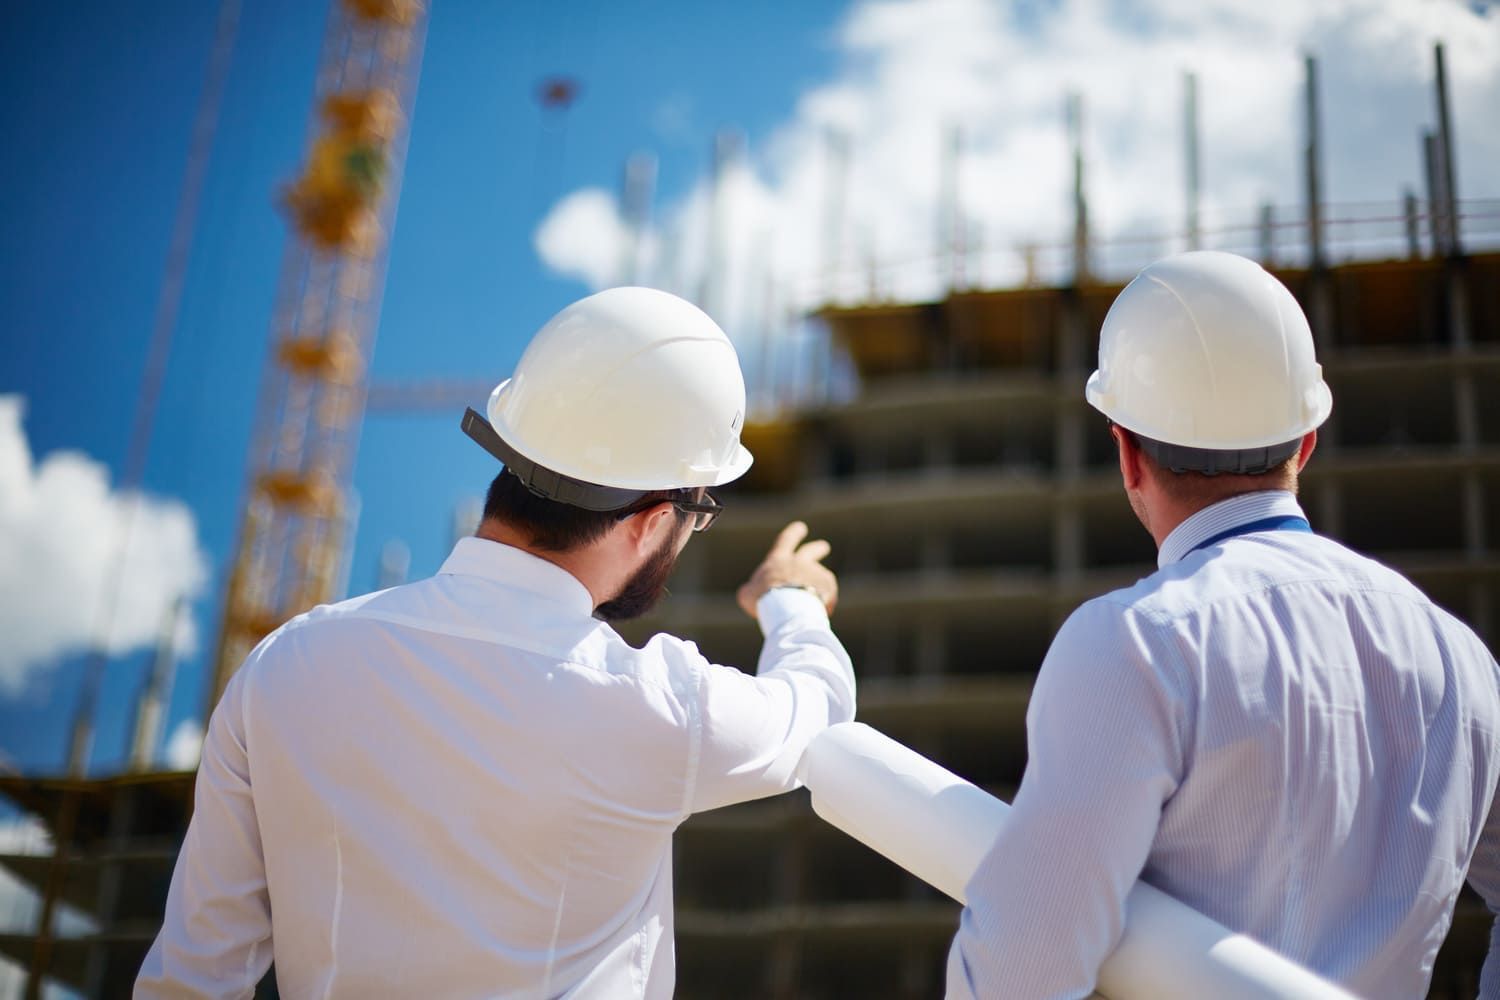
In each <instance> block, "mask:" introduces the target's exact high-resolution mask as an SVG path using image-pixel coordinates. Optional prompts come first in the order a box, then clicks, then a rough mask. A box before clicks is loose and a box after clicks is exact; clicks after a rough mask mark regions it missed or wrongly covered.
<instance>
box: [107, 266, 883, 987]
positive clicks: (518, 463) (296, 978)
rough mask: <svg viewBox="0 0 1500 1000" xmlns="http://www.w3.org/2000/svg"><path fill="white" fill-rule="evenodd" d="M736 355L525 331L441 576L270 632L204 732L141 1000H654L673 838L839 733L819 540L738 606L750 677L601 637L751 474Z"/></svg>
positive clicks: (639, 337)
mask: <svg viewBox="0 0 1500 1000" xmlns="http://www.w3.org/2000/svg"><path fill="white" fill-rule="evenodd" d="M744 409H745V387H744V382H743V380H742V376H741V374H740V368H739V362H738V359H737V358H736V357H735V352H734V348H733V347H732V346H731V344H730V342H729V340H728V338H727V337H725V336H724V333H723V331H721V330H720V329H719V328H718V326H717V325H715V324H714V322H713V321H712V320H711V319H710V318H709V317H708V316H706V315H704V314H703V313H702V312H701V311H700V310H698V309H697V308H696V307H695V306H693V305H691V304H690V303H687V302H685V301H683V300H681V299H679V298H676V297H675V296H672V295H668V294H666V293H665V292H659V291H653V290H650V289H644V288H617V289H611V290H609V291H605V292H601V293H599V294H597V295H593V296H590V297H589V298H586V299H583V300H582V301H580V302H577V303H575V304H573V305H571V306H569V307H568V308H566V309H564V310H563V311H562V312H561V313H559V314H558V315H557V316H556V317H554V318H553V319H552V320H551V321H550V322H549V323H548V324H547V325H546V326H545V327H543V328H542V330H541V331H540V332H539V333H537V335H536V336H535V338H534V339H533V340H532V342H531V344H530V345H529V346H528V347H527V349H526V352H525V353H524V355H523V356H522V358H521V360H520V362H519V363H518V365H517V366H516V370H515V373H514V374H513V376H512V377H511V378H510V379H509V380H508V381H506V382H503V383H501V385H500V386H499V387H498V388H497V389H496V390H495V392H494V393H493V394H492V395H491V397H490V401H489V407H488V414H487V416H481V415H479V414H478V413H476V412H474V411H473V410H470V411H469V412H468V413H467V414H466V415H465V417H464V423H463V426H464V430H465V431H466V432H467V433H468V434H469V435H470V436H471V437H473V438H474V439H475V440H476V441H478V442H479V443H480V444H481V445H483V446H484V447H485V448H486V450H488V451H489V452H491V453H492V454H493V455H494V456H495V457H496V458H498V459H499V460H500V461H501V462H502V463H503V464H504V470H503V471H502V472H501V473H500V474H499V475H498V476H497V477H496V478H495V480H494V482H493V483H492V484H491V485H490V489H489V495H488V497H487V499H486V505H485V514H484V519H483V522H482V523H481V525H480V527H479V530H478V532H477V536H476V537H474V538H466V539H463V540H461V541H459V542H458V544H457V546H456V547H455V549H454V551H453V553H452V555H450V556H449V558H448V560H447V562H446V563H444V564H443V567H442V569H441V570H440V571H439V572H438V574H437V576H435V577H432V578H430V579H427V580H421V581H418V582H416V583H413V584H409V585H407V586H404V587H397V588H394V589H392V590H387V591H382V592H380V593H377V594H371V595H367V596H365V597H360V598H355V599H354V600H351V601H345V602H343V603H342V604H337V605H333V606H329V607H321V608H317V609H315V610H313V611H311V612H309V613H308V614H306V615H303V616H300V617H298V618H296V619H294V620H293V621H291V622H289V623H288V624H286V625H284V626H283V627H282V628H280V629H279V630H277V631H276V632H275V633H273V634H272V635H271V636H270V637H268V638H267V639H266V640H265V641H264V642H262V643H261V644H260V645H259V646H258V647H257V648H256V649H255V651H254V652H252V653H251V654H250V656H249V658H248V659H247V661H246V662H245V664H244V666H242V667H241V668H240V670H239V671H238V672H237V673H236V674H235V676H234V678H233V679H232V680H231V682H230V683H229V686H228V687H227V689H226V690H225V693H224V697H223V700H222V701H221V702H220V704H219V706H218V709H217V710H216V711H215V713H214V716H213V719H212V721H211V722H210V724H209V732H208V735H207V739H206V741H205V744H204V750H203V762H202V764H201V766H200V769H199V776H198V786H197V799H196V809H195V812H194V816H193V820H192V825H191V827H190V828H189V830H188V834H187V838H186V840H185V842H184V844H183V848H182V853H181V855H180V857H179V858H178V862H177V869H176V872H175V873H174V875H173V880H172V888H171V893H170V895H169V898H168V901H167V916H166V922H165V924H164V926H163V928H162V930H161V933H160V935H159V936H158V938H157V940H156V943H155V945H154V946H153V947H152V949H151V951H150V953H149V955H148V956H147V958H146V961H145V964H144V966H143V968H142V970H141V975H140V978H139V981H138V983H137V987H136V995H137V996H140V997H165V996H195V997H197V996H248V995H249V994H250V992H251V991H252V990H253V988H254V987H255V984H256V982H257V980H259V979H260V977H261V976H262V975H263V974H264V972H265V970H266V967H267V966H268V965H269V964H270V962H271V960H272V956H273V954H274V958H275V966H276V977H277V981H278V985H279V987H280V990H281V993H282V995H284V996H296V997H303V996H307V997H311V996H318V997H372V996H391V997H476V998H477V997H496V996H504V997H564V996H565V997H571V998H580V1000H582V998H610V1000H612V998H616V997H641V998H665V997H669V996H671V994H672V990H673V985H674V973H675V960H674V953H673V922H672V834H673V831H674V830H675V829H676V828H677V826H678V825H679V824H680V823H681V822H682V821H683V820H684V819H686V818H687V817H688V816H689V815H691V814H692V813H694V812H698V811H701V810H705V809H713V808H716V807H718V806H722V805H727V804H729V803H733V802H741V801H745V800H748V799H754V798H759V797H762V796H767V795H773V794H776V793H778V792H783V791H787V790H789V789H791V788H793V787H795V785H796V777H795V772H796V766H797V763H798V760H799V759H800V757H801V755H802V750H803V749H804V747H805V746H806V745H807V743H808V741H809V740H810V739H811V738H812V737H813V736H815V735H816V734H817V733H819V732H821V731H822V730H823V729H824V728H826V727H827V726H829V725H831V724H833V723H838V722H844V721H847V720H849V719H851V718H852V717H853V715H854V695H855V688H854V674H853V671H852V670H851V668H850V663H849V658H848V656H847V655H846V654H845V652H844V649H843V647H842V646H841V645H840V644H839V642H838V640H837V639H836V638H835V637H834V635H833V632H832V631H831V630H830V628H829V623H828V613H829V611H830V610H831V609H832V607H833V605H834V603H835V601H836V599H837V592H838V585H837V581H836V580H835V579H834V576H833V574H832V573H830V572H829V571H828V570H827V569H826V568H825V567H824V566H823V565H822V564H821V560H822V558H823V557H824V556H825V555H826V554H827V552H828V546H827V543H825V542H807V543H805V544H804V543H803V539H804V538H805V536H806V534H807V529H806V527H805V526H804V525H802V524H800V523H794V524H792V525H789V526H788V527H787V529H786V530H784V531H783V532H782V533H781V536H780V537H779V538H778V539H776V541H775V543H774V544H773V546H772V548H771V551H770V554H769V555H768V556H767V557H766V559H765V561H764V562H763V563H762V564H761V565H760V567H759V568H758V569H756V570H755V572H754V573H753V574H752V575H751V577H750V579H749V582H747V583H746V584H745V585H744V586H743V587H742V588H740V592H739V602H740V605H741V606H742V607H743V608H744V609H745V611H746V612H747V613H748V614H750V615H751V616H752V617H754V618H756V619H757V620H758V621H759V624H760V628H761V630H762V632H763V633H764V636H765V639H764V644H763V646H762V650H761V655H760V662H759V665H758V671H757V673H756V674H754V675H751V674H746V673H742V672H741V671H739V670H736V669H734V668H732V667H724V666H717V665H714V664H712V663H710V662H709V661H708V660H706V659H705V658H704V657H703V655H702V654H701V653H699V652H698V649H697V647H696V646H694V645H693V644H692V643H690V642H685V641H683V640H681V639H677V638H674V637H672V636H667V635H658V636H656V637H655V638H653V639H651V641H650V642H648V643H647V644H646V645H645V646H644V647H642V648H640V649H637V648H634V647H631V646H630V645H628V644H627V643H626V642H625V641H624V640H623V639H621V638H620V636H619V635H618V634H617V633H616V632H615V631H614V629H612V628H611V627H610V625H609V624H608V623H609V622H610V621H614V620H619V619H623V618H630V617H634V616H637V615H640V614H641V613H643V612H644V611H645V610H647V609H648V608H649V607H650V606H651V605H652V604H653V603H654V602H655V601H656V600H657V599H658V598H659V597H660V596H661V595H662V593H663V587H664V584H665V581H666V578H667V575H668V574H669V573H670V571H671V569H672V565H673V563H674V562H675V561H676V559H677V555H678V553H679V552H681V550H682V548H683V546H684V545H685V544H686V543H687V541H688V539H689V538H691V536H692V534H693V532H694V531H701V530H703V529H705V528H707V527H708V526H709V524H710V523H711V522H712V521H713V519H714V518H715V517H716V516H717V515H718V513H719V512H720V510H721V507H720V505H719V504H718V502H717V501H716V500H715V499H714V498H713V497H712V496H711V495H710V493H709V490H710V489H711V488H712V487H715V486H719V485H722V484H724V483H728V482H729V481H731V480H733V479H735V478H737V477H739V476H741V475H743V474H744V472H745V471H746V469H748V468H749V466H750V460H751V459H750V454H749V453H748V452H747V451H746V450H745V449H744V448H743V447H742V446H741V445H740V443H739V432H740V428H741V426H742V424H743V422H744Z"/></svg>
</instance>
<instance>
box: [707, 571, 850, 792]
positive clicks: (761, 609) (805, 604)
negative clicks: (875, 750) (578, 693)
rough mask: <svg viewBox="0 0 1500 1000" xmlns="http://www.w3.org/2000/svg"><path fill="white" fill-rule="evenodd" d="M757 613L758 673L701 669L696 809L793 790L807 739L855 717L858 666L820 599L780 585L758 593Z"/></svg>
mask: <svg viewBox="0 0 1500 1000" xmlns="http://www.w3.org/2000/svg"><path fill="white" fill-rule="evenodd" d="M756 613H757V618H758V620H759V622H760V627H761V631H762V633H763V634H764V636H765V642H764V644H763V645H762V647H761V653H760V662H759V664H758V666H757V669H756V674H755V676H753V677H752V676H750V675H748V674H745V673H743V672H742V671H739V670H736V669H735V668H733V667H723V666H715V665H710V664H705V665H704V668H703V674H702V678H701V686H700V697H699V705H700V708H699V713H700V725H701V733H702V736H701V744H700V748H699V759H698V767H697V781H696V783H695V785H694V788H693V791H692V796H691V799H690V802H689V809H690V811H691V812H701V811H703V810H705V809H715V808H718V807H719V806H724V805H729V804H730V803H733V802H744V801H747V800H749V799H758V798H763V797H765V796H767V795H775V794H776V793H778V792H785V791H790V790H791V789H793V788H796V787H797V786H798V781H797V776H796V775H797V764H798V762H799V761H800V760H801V759H802V751H803V750H805V749H806V748H807V744H808V742H809V741H810V740H811V739H812V738H813V737H814V736H816V735H817V734H818V733H820V732H822V731H823V730H824V729H826V728H828V727H829V726H831V725H835V724H836V723H840V722H848V721H850V720H851V719H853V718H854V694H855V691H854V668H853V666H852V664H851V663H850V661H849V654H848V653H846V652H845V651H844V647H843V645H842V644H841V643H840V642H839V640H838V638H837V637H836V636H835V635H834V634H833V629H832V627H831V626H830V625H829V623H828V614H827V612H826V611H825V610H824V608H823V602H822V601H820V600H819V599H818V598H817V596H816V595H814V594H812V593H810V592H808V591H805V590H799V589H796V588H791V587H778V588H775V589H773V590H770V591H767V592H766V594H765V595H764V596H762V597H761V599H760V601H759V603H758V604H757V605H756Z"/></svg>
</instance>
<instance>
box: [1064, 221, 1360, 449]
mask: <svg viewBox="0 0 1500 1000" xmlns="http://www.w3.org/2000/svg"><path fill="white" fill-rule="evenodd" d="M1084 394H1085V396H1086V397H1087V398H1088V401H1089V404H1090V405H1092V406H1093V407H1094V408H1095V409H1097V410H1099V411H1100V412H1101V413H1103V414H1104V415H1105V416H1106V417H1108V418H1109V419H1110V420H1112V421H1113V422H1115V423H1117V424H1119V425H1120V426H1121V427H1123V428H1125V429H1126V430H1129V431H1131V432H1132V433H1134V434H1135V435H1136V436H1137V437H1138V438H1140V439H1143V440H1142V444H1143V446H1144V447H1145V449H1146V451H1147V453H1148V454H1151V455H1152V456H1153V457H1155V458H1157V459H1158V460H1159V461H1161V462H1162V464H1164V465H1166V466H1168V467H1169V468H1172V469H1173V470H1174V471H1178V472H1182V471H1188V470H1192V471H1198V472H1207V473H1210V474H1213V473H1216V472H1238V473H1254V472H1264V471H1266V470H1268V469H1270V468H1274V467H1275V466H1276V465H1279V464H1281V463H1282V462H1285V461H1286V460H1287V459H1289V458H1290V457H1291V456H1292V455H1294V454H1296V452H1297V447H1298V445H1300V443H1301V439H1302V436H1303V435H1304V434H1306V433H1307V432H1308V431H1310V430H1312V429H1314V428H1315V427H1317V426H1318V425H1320V424H1321V423H1323V421H1324V420H1327V419H1328V414H1329V412H1330V411H1331V410H1332V409H1333V394H1332V393H1331V392H1329V390H1328V386H1327V384H1325V383H1324V381H1323V368H1322V366H1321V365H1319V364H1318V363H1317V360H1316V359H1315V357H1314V356H1313V339H1312V331H1311V330H1310V329H1308V325H1307V318H1306V317H1305V316H1304V315H1303V314H1302V309H1301V308H1300V307H1299V306H1298V305H1297V300H1296V299H1294V298H1293V297H1292V293H1291V292H1289V291H1287V288H1286V286H1285V285H1283V284H1282V283H1281V282H1279V281H1277V280H1276V278H1274V277H1273V276H1272V275H1271V274H1270V273H1268V272H1267V271H1266V270H1265V269H1264V268H1262V267H1261V266H1260V265H1259V264H1257V263H1255V262H1254V261H1252V260H1247V259H1246V258H1244V257H1239V256H1236V255H1235V254H1231V253H1221V252H1218V251H1213V250H1202V251H1194V252H1192V253H1184V254H1178V255H1176V256H1173V257H1167V258H1165V259H1163V260H1159V261H1157V262H1156V263H1154V264H1152V265H1151V266H1150V267H1147V268H1146V269H1145V270H1144V271H1142V272H1141V273H1140V274H1138V275H1136V277H1135V280H1134V281H1132V282H1131V283H1130V284H1129V285H1126V286H1125V290H1124V291H1122V292H1121V293H1120V295H1119V297H1118V298H1116V299H1115V301H1114V305H1112V306H1111V307H1110V310H1109V314H1108V315H1107V316H1105V317H1104V328H1103V330H1101V331H1100V334H1099V370H1098V371H1096V372H1094V374H1093V375H1092V376H1090V377H1089V381H1088V386H1087V387H1086V389H1085V390H1084Z"/></svg>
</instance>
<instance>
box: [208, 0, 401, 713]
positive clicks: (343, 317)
mask: <svg viewBox="0 0 1500 1000" xmlns="http://www.w3.org/2000/svg"><path fill="white" fill-rule="evenodd" d="M426 17H427V12H426V9H425V4H424V2H423V0H332V6H331V9H330V12H329V21H328V28H327V32H326V35H325V38H324V44H323V54H322V57H321V61H320V64H319V68H318V77H317V85H316V92H315V99H314V107H313V112H312V113H313V121H312V124H311V127H310V129H309V132H310V136H311V137H310V140H309V143H308V152H307V160H306V163H305V164H304V166H303V168H302V171H301V173H300V174H299V176H298V177H297V179H296V180H295V181H293V182H292V183H291V184H290V185H288V186H287V188H286V189H285V190H284V191H283V193H282V198H281V208H282V210H283V211H284V213H285V214H286V216H287V220H288V222H289V231H288V235H287V243H286V249H285V251H284V253H283V258H282V265H281V273H280V278H279V281H278V287H277V293H276V305H275V309H274V311H273V313H272V319H271V330H270V339H271V351H270V356H269V357H268V358H267V359H266V365H265V370H264V374H263V376H262V381H261V387H260V393H259V399H258V402H257V404H256V419H255V430H254V435H255V437H254V441H253V444H252V448H251V453H250V467H249V475H248V483H247V486H246V496H245V501H244V508H243V510H242V512H241V519H240V529H239V535H238V540H237V544H236V550H235V555H234V560H233V563H232V566H231V570H230V577H229V583H228V588H227V593H226V598H225V607H224V618H223V624H222V627H221V630H220V634H219V642H218V647H217V650H216V655H215V658H214V671H213V684H212V685H211V687H210V689H209V690H208V692H207V694H208V697H209V698H210V706H212V704H214V703H216V702H217V701H218V698H219V696H220V694H222V693H223V690H224V687H225V685H226V684H228V682H229V678H230V677H231V676H232V675H233V673H234V671H235V670H236V669H237V668H238V667H239V665H240V663H241V662H243V660H244V658H245V656H246V654H248V653H249V651H250V650H251V649H252V648H253V647H254V646H255V644H256V643H257V642H259V641H260V640H261V639H262V638H263V637H265V636H266V635H267V634H269V633H270V632H271V631H273V630H274V629H275V628H277V627H278V626H279V625H280V624H281V623H282V622H284V621H286V620H287V619H289V618H291V617H293V616H294V615H297V614H300V613H301V612H303V611H306V610H307V609H309V608H311V607H313V606H315V605H317V604H320V603H323V602H326V601H329V600H332V599H334V598H335V597H336V596H337V595H336V593H335V590H336V588H337V586H338V576H339V568H340V565H341V562H342V559H343V552H344V549H345V546H346V544H348V542H349V541H350V540H349V539H347V538H346V535H347V534H348V533H349V530H348V529H349V522H350V520H351V517H350V511H351V509H352V498H351V491H350V484H351V480H352V475H353V467H354V455H355V451H356V449H357V446H358V440H359V428H360V424H361V422H362V420H363V418H364V410H365V397H366V391H367V385H368V375H369V361H370V357H371V353H372V350H373V347H374V341H375V331H376V325H377V321H378V318H379V310H380V299H381V290H382V286H383V283H384V279H385V265H386V259H387V253H388V242H389V235H390V232H391V226H392V223H393V222H394V219H395V210H396V202H397V196H398V193H399V188H400V177H401V169H402V165H403V163H404V161H405V156H406V140H407V134H408V133H407V130H408V123H409V121H410V118H411V108H412V103H413V99H414V97H415V92H416V81H417V76H418V72H419V68H420V64H421V53H422V45H423V41H424V38H425V30H426Z"/></svg>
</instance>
